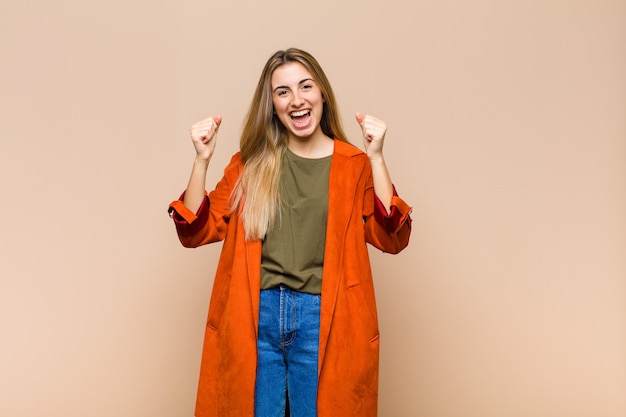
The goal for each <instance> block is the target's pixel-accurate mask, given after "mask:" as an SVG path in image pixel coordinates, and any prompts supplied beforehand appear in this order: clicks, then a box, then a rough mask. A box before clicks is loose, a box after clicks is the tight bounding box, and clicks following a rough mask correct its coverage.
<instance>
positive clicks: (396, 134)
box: [0, 0, 626, 417]
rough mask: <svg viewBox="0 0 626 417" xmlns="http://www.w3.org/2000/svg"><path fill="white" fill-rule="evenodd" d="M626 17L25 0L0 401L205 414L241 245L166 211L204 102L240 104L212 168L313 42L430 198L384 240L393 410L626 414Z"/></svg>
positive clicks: (229, 113) (601, 9)
mask: <svg viewBox="0 0 626 417" xmlns="http://www.w3.org/2000/svg"><path fill="white" fill-rule="evenodd" d="M625 40H626V3H625V2H623V1H617V0H616V1H609V0H604V1H599V0H593V1H592V0H589V1H584V0H580V1H575V0H572V1H564V0H558V1H557V0H546V1H539V0H535V1H532V0H530V1H522V0H517V1H498V0H478V1H460V0H444V1H437V2H435V1H419V0H418V1H409V0H406V1H402V2H400V1H385V2H381V1H373V0H366V1H363V0H360V1H344V2H340V1H319V2H308V3H307V2H304V3H303V2H294V1H282V0H281V1H268V2H261V1H258V2H257V1H248V2H233V1H221V2H209V1H184V2H173V1H172V2H166V1H158V0H157V1H155V0H151V1H148V0H141V1H128V0H126V1H122V0H113V1H111V0H109V1H106V2H105V1H99V2H95V1H91V2H89V1H78V0H65V1H55V2H45V1H20V2H10V1H8V0H3V1H2V4H0V53H1V54H2V55H1V62H0V65H1V66H0V71H1V73H0V114H1V118H2V122H1V125H0V140H1V144H2V148H1V153H0V155H1V156H0V159H1V161H0V174H1V177H0V181H1V185H2V192H1V193H0V194H1V197H0V198H2V202H1V204H0V211H1V212H0V231H1V232H0V233H1V236H2V238H1V240H0V245H1V246H0V257H1V258H0V337H1V338H2V339H1V343H0V415H1V416H3V417H4V416H6V417H31V416H33V417H34V416H44V415H45V416H48V417H57V416H58V417H74V416H76V417H78V416H80V417H85V416H88V417H110V416H122V417H143V416H146V417H148V416H149V417H174V416H191V415H192V413H193V411H192V410H193V406H194V400H195V390H196V382H197V374H198V366H199V361H200V349H201V342H202V336H203V330H204V320H205V315H206V309H207V306H208V298H209V292H210V289H211V283H212V276H213V272H214V268H215V263H216V257H217V255H218V253H219V249H220V247H219V245H214V246H211V247H203V248H199V249H195V250H189V249H184V248H182V247H181V246H180V245H179V243H178V241H177V238H176V236H175V232H174V228H173V226H172V224H171V223H170V220H169V219H168V217H167V215H166V207H167V204H168V203H169V202H170V201H171V200H173V199H175V198H176V197H177V196H178V195H179V193H180V192H181V191H182V190H183V187H184V186H185V184H186V180H187V175H188V173H189V170H190V168H191V162H192V158H193V148H192V145H191V143H190V141H189V139H188V128H189V126H190V125H191V123H193V122H194V121H196V120H197V119H199V118H201V117H205V116H208V115H211V114H218V113H219V114H222V115H223V117H224V122H223V126H222V129H221V131H220V137H219V143H218V150H217V153H216V156H215V158H214V160H213V164H212V167H211V169H210V173H209V184H211V185H213V184H214V183H215V182H216V181H217V180H218V179H219V177H220V175H221V170H222V168H223V166H224V165H225V164H226V162H227V160H228V159H229V157H230V155H231V154H232V153H233V152H234V151H236V149H237V146H238V134H239V131H240V127H241V121H242V118H243V115H244V112H245V111H246V109H247V107H248V104H249V101H250V99H251V96H252V91H253V89H254V85H255V83H256V80H257V77H258V76H259V73H260V70H261V67H262V65H263V63H264V62H265V60H266V59H267V58H268V57H269V55H270V54H271V53H273V52H274V51H275V50H277V49H283V48H286V47H289V46H298V47H301V48H304V49H307V50H309V51H310V52H311V53H313V54H314V55H315V56H316V57H317V58H318V60H319V61H320V63H321V64H322V65H323V66H324V68H325V70H326V72H327V74H328V76H329V78H330V80H331V82H332V83H333V85H334V87H335V90H336V93H337V95H338V98H339V102H340V105H341V111H342V115H343V117H344V120H345V125H346V128H347V130H348V133H349V134H350V136H351V138H352V141H353V142H354V143H356V144H358V145H359V146H361V143H360V138H359V135H358V126H357V125H356V123H355V122H354V120H353V113H354V112H355V111H361V112H364V113H371V114H374V115H376V116H378V117H380V118H383V119H384V120H386V121H387V123H388V125H389V130H388V135H387V141H386V148H385V149H386V157H387V161H388V164H389V166H390V169H391V173H392V176H393V179H394V182H395V184H396V185H397V188H398V190H399V192H400V193H401V195H402V196H403V197H404V198H405V199H406V200H407V201H409V202H410V203H411V204H412V205H413V207H414V211H413V218H414V231H413V232H414V234H413V237H412V241H411V244H410V246H409V247H408V248H407V249H406V250H405V251H404V252H402V253H401V254H399V255H397V256H391V255H383V254H379V253H374V251H372V263H373V266H374V270H375V275H376V286H377V293H378V304H379V310H380V326H381V332H382V345H381V346H382V358H381V361H382V363H381V384H380V415H381V416H382V417H395V416H402V417H404V416H409V417H413V416H416V417H470V416H472V417H473V416H476V417H527V416H533V417H544V416H545V417H557V416H558V417H624V416H625V415H626V398H625V397H626V394H625V393H626V337H625V332H626V282H625V281H626V261H625V256H624V255H625V254H626V216H625V213H626V122H625V116H626V47H625Z"/></svg>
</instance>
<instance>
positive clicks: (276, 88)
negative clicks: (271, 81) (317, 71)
mask: <svg viewBox="0 0 626 417" xmlns="http://www.w3.org/2000/svg"><path fill="white" fill-rule="evenodd" d="M307 81H313V82H315V80H314V79H313V78H305V79H303V80H300V82H298V85H302V84H303V83H305V82H307ZM280 88H289V87H287V86H286V85H279V86H277V87H275V88H274V89H273V90H272V91H276V90H278V89H280Z"/></svg>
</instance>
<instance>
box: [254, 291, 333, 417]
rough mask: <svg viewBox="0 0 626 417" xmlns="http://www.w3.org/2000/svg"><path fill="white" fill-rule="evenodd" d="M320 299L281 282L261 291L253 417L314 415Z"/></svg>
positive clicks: (315, 413) (315, 414)
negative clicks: (279, 284)
mask: <svg viewBox="0 0 626 417" xmlns="http://www.w3.org/2000/svg"><path fill="white" fill-rule="evenodd" d="M320 299H321V297H320V296H319V295H315V294H307V293H301V292H297V291H293V290H291V289H289V288H287V287H285V286H282V285H281V286H280V287H276V288H272V289H269V290H262V291H261V302H260V308H259V338H258V342H257V351H258V366H257V376H256V390H255V395H254V415H255V417H284V416H286V415H288V416H290V417H316V416H317V355H318V351H319V328H320ZM287 404H289V410H287ZM287 413H288V414H287Z"/></svg>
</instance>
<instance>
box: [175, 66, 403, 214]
mask: <svg viewBox="0 0 626 417" xmlns="http://www.w3.org/2000/svg"><path fill="white" fill-rule="evenodd" d="M271 83H272V90H273V95H272V102H273V104H274V110H275V112H276V115H277V116H278V118H279V120H280V121H281V122H282V123H283V125H284V126H285V127H286V128H287V130H288V132H289V136H288V142H287V146H288V147H289V149H290V150H291V151H292V152H294V153H295V154H297V155H299V156H302V157H305V158H321V157H324V156H328V155H330V154H332V152H333V139H332V138H329V137H328V136H326V135H324V133H323V132H322V130H321V127H320V124H319V123H320V120H321V117H322V113H321V112H322V105H323V102H324V100H323V97H322V94H321V92H320V90H319V87H318V86H317V85H316V84H315V80H313V77H312V76H311V74H310V73H309V72H308V71H307V70H306V68H305V67H304V66H303V65H302V64H300V63H289V64H285V65H282V66H280V67H278V68H277V69H276V70H275V71H274V73H273V74H272V80H271ZM300 110H310V117H308V118H305V119H304V121H303V123H301V124H297V123H294V122H293V121H292V120H291V113H292V112H294V111H300ZM355 118H356V121H357V123H358V124H359V126H360V127H361V131H362V134H363V146H364V148H365V152H366V154H367V156H368V158H369V160H370V164H371V166H372V176H373V180H374V191H375V193H376V195H377V196H378V198H379V199H380V201H381V202H382V203H383V204H384V206H385V208H386V210H387V212H388V213H389V210H390V203H391V198H392V196H393V186H392V183H391V178H390V176H389V171H388V170H387V166H386V164H385V159H384V157H383V144H384V141H385V133H386V131H387V125H386V124H385V122H383V121H382V120H380V119H377V118H376V117H374V116H370V115H363V114H361V113H358V112H357V113H356V114H355ZM221 123H222V116H213V117H208V118H206V119H203V120H200V121H199V122H197V123H195V124H194V125H193V126H191V130H190V133H191V141H192V143H193V146H194V148H195V150H196V157H195V159H194V163H193V168H192V171H191V176H190V178H189V183H188V184H187V191H186V193H185V197H184V199H183V203H184V204H185V206H187V207H188V208H189V209H190V210H191V211H193V212H196V211H197V210H198V208H200V205H201V204H202V201H203V200H204V196H205V189H206V172H207V169H208V167H209V163H210V161H211V157H212V156H213V152H214V151H215V144H216V141H217V134H218V131H219V127H220V125H221Z"/></svg>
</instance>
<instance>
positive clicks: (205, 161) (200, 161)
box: [193, 156, 211, 169]
mask: <svg viewBox="0 0 626 417" xmlns="http://www.w3.org/2000/svg"><path fill="white" fill-rule="evenodd" d="M210 161H211V157H208V158H201V157H199V156H196V158H195V159H194V160H193V166H194V167H196V168H204V169H206V168H207V167H208V166H209V162H210Z"/></svg>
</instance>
